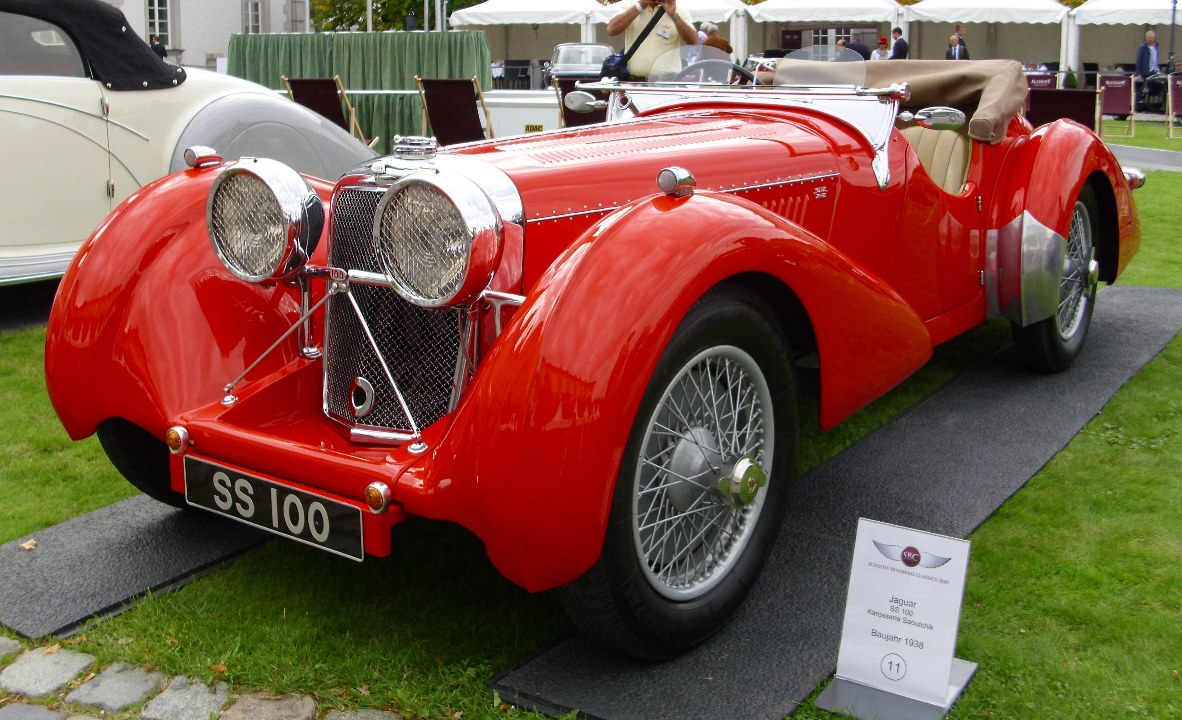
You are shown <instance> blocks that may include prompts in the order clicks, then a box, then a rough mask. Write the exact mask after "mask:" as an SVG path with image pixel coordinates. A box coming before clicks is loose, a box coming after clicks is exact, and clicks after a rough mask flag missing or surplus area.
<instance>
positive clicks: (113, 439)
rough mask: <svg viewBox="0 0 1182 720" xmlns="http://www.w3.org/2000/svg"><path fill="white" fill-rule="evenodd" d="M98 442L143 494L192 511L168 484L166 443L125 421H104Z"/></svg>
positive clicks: (116, 466)
mask: <svg viewBox="0 0 1182 720" xmlns="http://www.w3.org/2000/svg"><path fill="white" fill-rule="evenodd" d="M98 439H99V444H100V445H102V446H103V451H104V452H106V453H107V457H108V458H110V460H111V464H112V465H114V466H115V469H116V470H118V471H119V472H120V473H121V474H122V475H123V477H125V478H127V481H128V482H130V483H131V484H132V485H134V486H136V488H138V489H139V491H140V492H142V493H144V494H145V495H147V496H148V497H151V498H153V499H155V500H159V501H160V502H162V503H165V504H167V505H171V506H173V507H176V508H182V509H185V510H187V509H189V508H190V506H189V504H188V503H186V502H185V497H184V496H183V495H181V494H180V493H178V492H174V491H173V489H172V486H171V484H170V482H169V467H168V466H169V462H168V446H167V445H165V444H164V441H163V440H161V439H159V438H157V437H155V436H153V435H152V434H151V433H149V432H148V431H147V430H144V429H143V428H141V427H140V426H138V425H135V424H133V423H130V422H128V421H126V420H124V419H122V418H111V419H110V420H104V421H103V422H102V423H101V424H100V425H99V426H98Z"/></svg>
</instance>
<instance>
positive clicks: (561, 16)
mask: <svg viewBox="0 0 1182 720" xmlns="http://www.w3.org/2000/svg"><path fill="white" fill-rule="evenodd" d="M602 13H603V5H601V4H599V2H598V1H597V0H547V1H546V2H545V3H539V2H533V1H532V0H487V1H486V2H482V3H480V4H479V5H473V6H472V7H470V8H465V9H463V10H456V11H455V12H453V13H452V14H451V16H450V18H449V19H448V24H449V25H451V27H453V28H457V29H460V28H462V29H465V30H483V31H484V34H485V36H486V37H487V38H488V46H489V51H490V52H491V53H492V56H493V58H496V59H502V60H503V59H508V58H522V59H524V60H534V61H537V60H542V59H546V58H549V57H550V54H551V52H553V50H554V46H555V45H557V44H558V43H563V42H596V27H595V26H596V24H598V23H601V22H604V21H603V19H602Z"/></svg>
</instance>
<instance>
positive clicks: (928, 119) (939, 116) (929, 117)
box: [899, 107, 968, 130]
mask: <svg viewBox="0 0 1182 720" xmlns="http://www.w3.org/2000/svg"><path fill="white" fill-rule="evenodd" d="M899 119H900V120H902V121H903V122H914V123H915V124H916V125H919V126H920V127H925V128H928V129H930V130H956V129H958V128H962V127H964V125H965V123H966V122H968V120H967V119H966V118H965V115H964V113H963V112H961V111H960V110H957V109H956V108H950V107H928V108H924V109H922V110H919V111H917V112H914V113H911V112H907V111H903V112H901V113H899Z"/></svg>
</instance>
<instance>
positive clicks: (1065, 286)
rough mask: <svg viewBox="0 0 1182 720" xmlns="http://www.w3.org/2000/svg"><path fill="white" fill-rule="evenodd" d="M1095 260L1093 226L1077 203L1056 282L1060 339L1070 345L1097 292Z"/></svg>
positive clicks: (1080, 204)
mask: <svg viewBox="0 0 1182 720" xmlns="http://www.w3.org/2000/svg"><path fill="white" fill-rule="evenodd" d="M1095 256H1096V248H1095V244H1094V242H1093V240H1092V222H1091V216H1090V215H1089V213H1088V208H1087V206H1086V205H1084V204H1083V203H1082V202H1080V201H1078V200H1077V201H1076V203H1075V210H1074V212H1073V213H1072V215H1071V230H1070V231H1069V233H1068V235H1067V252H1066V255H1065V256H1064V259H1063V272H1062V275H1061V276H1060V278H1059V310H1058V317H1057V323H1056V324H1057V326H1058V328H1059V337H1060V338H1062V339H1063V341H1065V342H1066V341H1069V340H1071V339H1072V338H1074V337H1075V335H1076V333H1078V332H1079V330H1080V327H1081V325H1082V324H1083V322H1084V320H1085V318H1086V316H1087V311H1088V305H1089V303H1091V301H1092V297H1093V296H1094V294H1095V292H1096V284H1097V278H1096V274H1095V272H1094V271H1093V269H1092V267H1093V262H1094V260H1095Z"/></svg>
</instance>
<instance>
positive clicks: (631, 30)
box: [607, 0, 698, 80]
mask: <svg viewBox="0 0 1182 720" xmlns="http://www.w3.org/2000/svg"><path fill="white" fill-rule="evenodd" d="M658 7H664V8H665V16H664V17H662V18H661V19H660V21H658V22H657V25H656V27H654V28H653V31H652V32H651V33H649V35H648V37H647V38H645V39H644V42H643V43H641V44H640V47H638V48H636V52H635V53H633V55H632V58H631V59H630V60H629V61H628V73H629V74H630V75H631V76H632V77H633V78H634V79H637V80H644V79H646V78H648V76H649V75H651V74H652V73H653V63H654V62H656V60H657V58H659V57H660V56H661V55H663V54H665V53H666V52H668V51H669V50H673V49H676V48H679V47H681V46H682V45H697V44H698V31H697V30H695V29H694V19H693V18H692V17H690V14H689V12H687V11H685V10H679V9H678V7H677V0H637V2H636V4H635V5H629V6H627V7H625V8H624V9H623V10H622V11H620V12H619V13H618V14H617V15H616V16H615V17H614V18H612V19H611V21H610V22H608V24H607V34H608V35H610V36H611V37H615V36H616V35H619V34H620V33H624V48H625V49H626V50H632V46H633V44H635V42H636V38H637V37H639V36H640V33H641V32H642V31H643V30H644V28H645V27H646V26H647V25H648V23H649V20H652V17H653V14H655V13H656V11H657V8H658ZM660 71H661V69H660V68H658V69H657V72H658V73H659V72H660Z"/></svg>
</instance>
